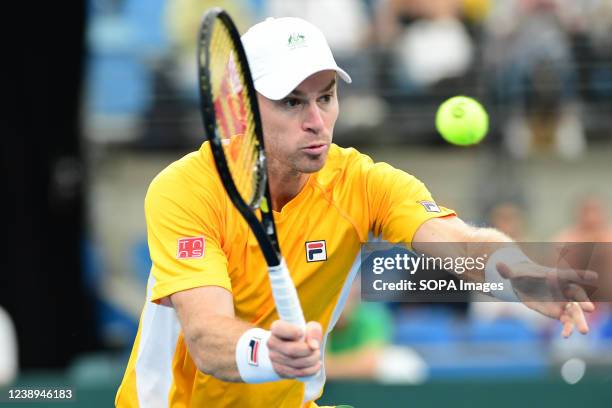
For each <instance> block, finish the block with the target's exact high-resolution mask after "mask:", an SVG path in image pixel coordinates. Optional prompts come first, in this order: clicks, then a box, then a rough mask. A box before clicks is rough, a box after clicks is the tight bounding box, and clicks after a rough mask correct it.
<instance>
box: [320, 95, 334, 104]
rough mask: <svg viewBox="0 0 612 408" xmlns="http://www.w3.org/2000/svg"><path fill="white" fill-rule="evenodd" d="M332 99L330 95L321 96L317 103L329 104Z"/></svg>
mask: <svg viewBox="0 0 612 408" xmlns="http://www.w3.org/2000/svg"><path fill="white" fill-rule="evenodd" d="M331 99H332V95H331V94H327V95H323V96H321V97H320V98H319V101H321V102H323V103H329V102H330V101H331Z"/></svg>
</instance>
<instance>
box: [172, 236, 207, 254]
mask: <svg viewBox="0 0 612 408" xmlns="http://www.w3.org/2000/svg"><path fill="white" fill-rule="evenodd" d="M205 244H206V241H205V240H204V237H188V238H179V240H178V250H177V253H176V258H177V259H193V258H202V257H204V248H205Z"/></svg>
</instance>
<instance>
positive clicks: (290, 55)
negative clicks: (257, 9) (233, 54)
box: [242, 17, 351, 100]
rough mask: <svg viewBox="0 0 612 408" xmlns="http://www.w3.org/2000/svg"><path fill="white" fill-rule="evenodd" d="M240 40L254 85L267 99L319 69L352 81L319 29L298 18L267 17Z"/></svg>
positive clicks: (280, 94) (279, 96)
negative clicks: (332, 72) (337, 61)
mask: <svg viewBox="0 0 612 408" xmlns="http://www.w3.org/2000/svg"><path fill="white" fill-rule="evenodd" d="M242 44H243V45H244V49H245V51H246V55H247V59H248V60H249V66H250V68H251V75H252V77H253V81H254V83H255V89H256V90H257V92H259V93H260V94H262V95H263V96H265V97H266V98H268V99H273V100H279V99H282V98H284V97H285V96H287V95H289V94H290V93H291V91H293V90H294V89H295V88H296V87H297V86H298V85H299V84H300V83H301V82H302V81H303V80H305V79H306V78H308V77H309V76H311V75H312V74H315V73H317V72H320V71H326V70H334V71H336V72H337V73H338V75H340V78H342V79H343V80H344V81H345V82H347V83H351V77H350V76H349V75H348V74H347V73H346V72H345V71H344V70H343V69H342V68H340V67H338V65H337V64H336V61H335V60H334V56H333V55H332V52H331V50H330V48H329V45H328V44H327V40H326V39H325V36H324V35H323V33H322V32H321V30H319V29H318V28H317V27H315V26H314V25H313V24H311V23H309V22H308V21H305V20H302V19H301V18H296V17H283V18H273V17H270V18H268V19H266V20H265V21H263V22H261V23H258V24H255V25H254V26H253V27H251V28H250V29H249V30H248V31H247V32H246V33H244V34H243V35H242Z"/></svg>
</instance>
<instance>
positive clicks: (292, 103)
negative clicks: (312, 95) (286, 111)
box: [283, 98, 300, 108]
mask: <svg viewBox="0 0 612 408" xmlns="http://www.w3.org/2000/svg"><path fill="white" fill-rule="evenodd" d="M299 104H300V101H299V99H296V98H287V99H285V100H284V101H283V105H285V106H286V107H287V108H295V107H296V106H298V105H299Z"/></svg>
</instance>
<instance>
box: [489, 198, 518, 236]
mask: <svg viewBox="0 0 612 408" xmlns="http://www.w3.org/2000/svg"><path fill="white" fill-rule="evenodd" d="M489 224H490V225H491V226H492V227H493V228H497V229H498V230H500V231H501V232H503V233H504V234H506V235H508V236H509V237H510V238H512V239H513V240H515V241H517V242H522V241H525V213H524V212H523V210H522V208H521V207H519V206H518V205H517V204H515V203H513V202H511V201H506V202H501V203H499V204H497V205H496V206H494V207H493V208H492V209H491V211H490V212H489Z"/></svg>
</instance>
